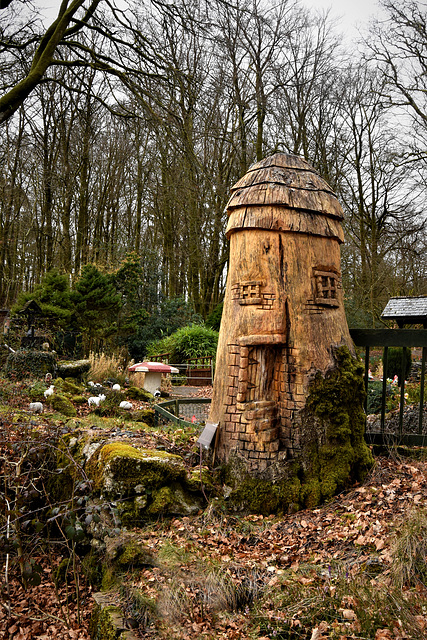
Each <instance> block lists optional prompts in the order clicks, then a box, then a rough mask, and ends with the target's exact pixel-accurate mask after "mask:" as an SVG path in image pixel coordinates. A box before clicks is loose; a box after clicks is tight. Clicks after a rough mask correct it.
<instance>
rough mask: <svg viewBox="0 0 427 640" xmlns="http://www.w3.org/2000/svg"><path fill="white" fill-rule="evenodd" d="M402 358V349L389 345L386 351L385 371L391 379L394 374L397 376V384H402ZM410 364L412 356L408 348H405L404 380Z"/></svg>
mask: <svg viewBox="0 0 427 640" xmlns="http://www.w3.org/2000/svg"><path fill="white" fill-rule="evenodd" d="M402 359H403V349H402V348H400V347H390V348H389V350H388V353H387V371H386V377H387V378H389V379H390V380H392V379H393V378H394V376H397V377H398V379H399V386H400V385H401V384H402ZM411 364H412V356H411V352H410V350H409V349H407V350H406V359H405V371H404V375H405V380H407V378H408V376H409V372H410V370H411Z"/></svg>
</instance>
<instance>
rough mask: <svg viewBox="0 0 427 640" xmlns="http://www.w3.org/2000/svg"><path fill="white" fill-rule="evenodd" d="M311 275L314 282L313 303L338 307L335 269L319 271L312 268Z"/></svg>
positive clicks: (337, 286)
mask: <svg viewBox="0 0 427 640" xmlns="http://www.w3.org/2000/svg"><path fill="white" fill-rule="evenodd" d="M313 276H314V283H315V298H314V301H315V303H316V304H320V305H322V306H325V307H338V306H339V302H338V299H337V292H338V288H339V275H338V273H336V272H335V271H321V270H319V269H313Z"/></svg>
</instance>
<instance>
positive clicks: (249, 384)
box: [223, 344, 305, 471]
mask: <svg viewBox="0 0 427 640" xmlns="http://www.w3.org/2000/svg"><path fill="white" fill-rule="evenodd" d="M297 359H298V350H297V349H288V348H287V347H286V346H284V345H256V346H255V345H254V346H247V345H245V346H242V345H238V344H230V345H229V346H228V362H229V364H228V394H227V401H226V411H225V422H224V432H225V433H224V442H223V446H226V447H233V448H236V449H238V450H239V452H240V455H242V456H243V457H245V458H246V459H247V462H248V468H249V469H250V470H251V471H264V470H265V469H266V468H267V467H268V466H269V465H270V464H271V463H272V462H274V461H276V460H278V459H285V458H287V457H288V456H291V455H292V454H293V453H294V452H295V451H296V449H298V448H299V442H298V433H297V432H295V433H294V432H293V429H292V426H291V424H292V416H293V413H294V411H295V410H296V409H300V408H302V407H303V406H304V400H305V396H304V392H303V376H302V373H300V372H299V371H298V366H297V364H296V362H297Z"/></svg>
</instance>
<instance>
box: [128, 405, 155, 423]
mask: <svg viewBox="0 0 427 640" xmlns="http://www.w3.org/2000/svg"><path fill="white" fill-rule="evenodd" d="M130 418H131V420H134V421H135V422H144V423H145V424H147V425H148V426H149V427H154V426H155V411H154V409H140V410H139V411H132V413H131V414H130Z"/></svg>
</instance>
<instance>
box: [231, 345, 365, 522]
mask: <svg viewBox="0 0 427 640" xmlns="http://www.w3.org/2000/svg"><path fill="white" fill-rule="evenodd" d="M333 355H334V366H333V367H331V369H330V370H329V371H328V372H327V373H326V374H325V375H324V376H323V375H321V374H320V373H317V374H316V375H315V377H314V379H313V381H312V384H311V387H310V393H309V395H308V398H307V402H306V405H305V407H304V409H302V410H301V411H300V412H299V414H297V416H296V417H295V418H294V424H293V429H294V430H295V432H298V433H299V443H300V448H299V452H298V453H297V454H296V455H295V456H294V458H293V459H292V460H286V459H285V460H282V461H279V462H277V463H275V464H274V465H271V467H269V468H268V469H267V470H266V471H265V472H264V473H262V474H259V476H257V477H251V476H250V475H249V474H248V473H247V471H246V466H245V461H244V460H243V459H241V458H240V457H239V456H238V455H236V456H234V457H232V458H231V459H230V461H229V463H228V465H227V466H226V467H225V468H224V469H223V473H222V480H223V482H224V484H225V487H226V490H225V499H226V502H227V503H228V505H229V508H230V509H231V510H245V511H252V512H256V513H263V514H268V513H286V512H289V511H296V510H298V509H301V508H313V507H315V506H317V505H319V504H321V503H322V502H324V501H327V500H330V499H331V498H332V497H333V496H334V495H336V494H337V493H339V492H340V491H342V490H345V489H347V488H349V487H351V486H352V485H354V484H355V483H357V482H360V481H363V479H364V478H365V476H366V474H367V472H368V470H369V469H370V468H371V466H372V465H373V457H372V454H371V451H370V449H369V447H368V446H367V444H366V442H365V439H364V432H365V424H366V416H365V414H364V411H363V402H364V398H365V389H364V384H363V376H362V373H363V368H362V366H361V365H360V363H359V362H358V361H357V360H356V359H355V358H353V356H352V355H351V354H350V352H349V350H348V348H347V347H339V348H337V349H336V350H335V351H334V354H333Z"/></svg>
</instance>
